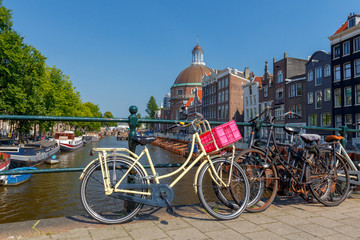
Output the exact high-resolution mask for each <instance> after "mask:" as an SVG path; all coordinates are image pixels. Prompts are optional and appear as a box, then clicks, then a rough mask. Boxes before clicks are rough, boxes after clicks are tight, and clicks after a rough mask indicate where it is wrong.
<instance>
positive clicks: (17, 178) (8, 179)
mask: <svg viewBox="0 0 360 240" xmlns="http://www.w3.org/2000/svg"><path fill="white" fill-rule="evenodd" d="M36 169H37V168H36V167H20V168H14V169H11V170H10V171H11V172H14V174H12V175H2V176H0V185H4V186H16V185H19V184H21V183H23V182H26V181H27V180H29V179H30V178H31V176H32V174H28V173H26V174H16V173H17V172H19V171H25V170H36Z"/></svg>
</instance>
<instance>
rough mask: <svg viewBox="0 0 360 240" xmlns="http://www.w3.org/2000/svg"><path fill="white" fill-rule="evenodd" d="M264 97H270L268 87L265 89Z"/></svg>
mask: <svg viewBox="0 0 360 240" xmlns="http://www.w3.org/2000/svg"><path fill="white" fill-rule="evenodd" d="M264 97H268V86H265V87H264Z"/></svg>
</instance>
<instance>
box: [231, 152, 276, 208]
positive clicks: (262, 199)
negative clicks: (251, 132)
mask: <svg viewBox="0 0 360 240" xmlns="http://www.w3.org/2000/svg"><path fill="white" fill-rule="evenodd" d="M235 161H236V162H238V163H239V164H240V166H242V167H243V169H244V170H245V172H246V175H247V177H248V179H249V185H250V197H249V203H248V205H247V207H246V211H248V212H252V213H256V212H262V211H265V210H266V209H267V208H268V207H269V206H270V205H271V204H272V202H273V201H274V199H275V197H276V194H277V191H278V187H279V178H278V174H277V169H276V167H275V166H274V165H271V164H270V163H271V160H269V159H268V160H267V165H270V166H269V167H268V166H266V165H265V164H264V163H265V153H264V151H263V150H260V149H256V148H249V149H245V150H243V151H241V152H240V153H239V154H238V155H237V156H236V158H235Z"/></svg>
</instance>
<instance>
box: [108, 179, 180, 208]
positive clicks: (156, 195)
mask: <svg viewBox="0 0 360 240" xmlns="http://www.w3.org/2000/svg"><path fill="white" fill-rule="evenodd" d="M119 188H121V189H146V190H148V189H150V190H151V199H147V198H142V197H136V196H132V195H128V194H125V193H115V192H114V193H113V194H114V197H116V198H120V199H122V200H126V201H131V202H136V203H141V204H145V205H150V206H155V207H168V203H170V204H171V203H172V201H173V200H174V190H173V189H172V188H170V187H169V185H167V184H120V186H119ZM161 195H163V196H166V200H167V201H168V203H167V202H166V201H165V199H163V198H162V197H161Z"/></svg>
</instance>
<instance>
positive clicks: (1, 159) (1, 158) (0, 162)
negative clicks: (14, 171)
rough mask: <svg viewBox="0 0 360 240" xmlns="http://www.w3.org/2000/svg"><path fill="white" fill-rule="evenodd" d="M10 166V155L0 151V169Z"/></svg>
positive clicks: (4, 169)
mask: <svg viewBox="0 0 360 240" xmlns="http://www.w3.org/2000/svg"><path fill="white" fill-rule="evenodd" d="M9 166H10V155H9V154H6V153H1V152H0V171H7V170H9Z"/></svg>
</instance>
